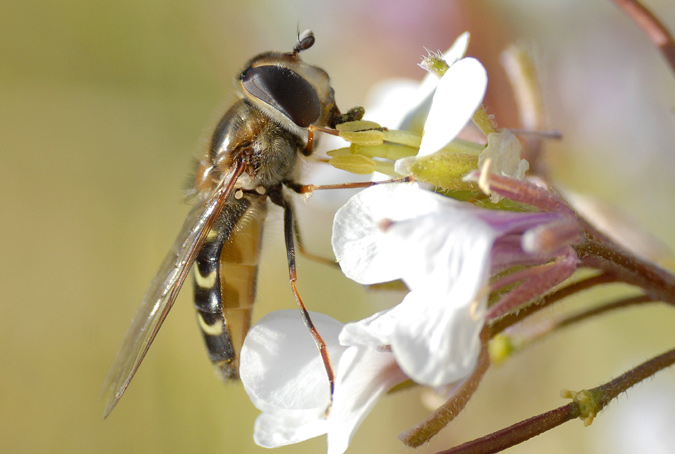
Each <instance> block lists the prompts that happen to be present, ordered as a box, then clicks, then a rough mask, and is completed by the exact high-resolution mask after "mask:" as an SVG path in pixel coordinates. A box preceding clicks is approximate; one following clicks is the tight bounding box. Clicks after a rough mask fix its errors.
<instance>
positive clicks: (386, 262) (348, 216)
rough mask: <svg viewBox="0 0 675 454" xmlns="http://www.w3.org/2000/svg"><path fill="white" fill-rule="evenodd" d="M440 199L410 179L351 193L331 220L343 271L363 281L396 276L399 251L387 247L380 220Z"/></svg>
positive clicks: (425, 208) (431, 207)
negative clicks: (402, 182) (351, 195)
mask: <svg viewBox="0 0 675 454" xmlns="http://www.w3.org/2000/svg"><path fill="white" fill-rule="evenodd" d="M439 198H440V199H439ZM442 199H443V197H442V196H438V195H433V194H432V193H430V192H429V191H425V190H423V189H420V188H419V186H418V185H416V184H414V183H413V184H401V183H399V184H383V185H377V186H373V187H370V188H367V189H364V190H363V191H361V192H359V193H358V194H356V195H355V196H353V197H352V198H351V199H349V200H348V201H347V203H346V204H345V205H344V206H343V207H342V208H340V209H339V210H338V211H337V213H336V214H335V219H334V221H333V235H332V240H331V243H332V245H333V252H334V253H335V257H336V258H337V260H338V262H339V263H340V267H341V268H342V271H343V273H344V274H345V275H346V276H347V277H349V278H350V279H353V280H354V281H356V282H358V283H360V284H366V285H367V284H375V283H380V282H389V281H393V280H396V279H399V278H400V277H401V272H400V262H401V260H400V251H399V250H397V248H396V247H395V246H394V247H391V244H390V243H389V240H388V239H387V238H386V236H385V235H384V234H383V233H384V232H383V229H382V222H383V221H387V222H388V221H400V220H404V219H410V218H414V217H416V216H419V215H421V214H424V213H430V212H433V211H435V210H437V209H438V206H439V203H440V201H441V200H442Z"/></svg>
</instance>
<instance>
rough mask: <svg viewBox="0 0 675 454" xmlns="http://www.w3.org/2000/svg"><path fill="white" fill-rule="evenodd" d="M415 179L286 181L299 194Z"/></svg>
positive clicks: (410, 177) (366, 186) (367, 186)
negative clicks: (325, 182)
mask: <svg viewBox="0 0 675 454" xmlns="http://www.w3.org/2000/svg"><path fill="white" fill-rule="evenodd" d="M411 181H414V179H413V177H412V176H407V177H401V178H392V179H389V180H382V181H360V182H354V183H338V184H321V185H316V184H299V183H296V182H293V181H289V182H284V184H285V185H286V186H288V187H289V188H290V189H292V190H293V191H295V192H297V193H298V194H311V193H312V192H314V191H316V190H319V189H358V188H369V187H371V186H375V185H378V184H387V183H409V182H411Z"/></svg>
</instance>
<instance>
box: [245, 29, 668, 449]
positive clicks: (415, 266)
mask: <svg viewBox="0 0 675 454" xmlns="http://www.w3.org/2000/svg"><path fill="white" fill-rule="evenodd" d="M467 45H468V34H464V35H462V36H461V37H460V38H459V39H458V41H457V42H456V43H455V45H453V47H452V48H451V49H450V50H449V51H448V52H447V53H446V54H444V55H443V56H440V55H432V56H430V58H429V59H427V60H426V61H425V63H424V64H423V67H425V68H426V69H428V70H429V71H430V73H431V74H430V75H429V76H428V77H427V79H425V81H423V83H422V84H421V85H420V87H419V88H418V89H417V90H416V101H415V102H408V103H407V104H408V106H407V107H408V109H407V110H406V111H405V112H403V113H399V114H397V115H395V117H396V118H398V120H392V121H396V122H398V124H399V127H400V128H402V130H400V131H385V133H383V132H382V131H381V130H380V129H378V128H373V127H372V124H368V128H365V129H366V130H364V131H363V132H364V133H365V134H368V136H367V137H368V145H367V146H366V145H364V144H365V143H366V142H365V141H364V140H363V139H362V137H361V138H359V137H360V136H359V134H360V133H361V132H362V131H359V128H363V123H359V125H358V126H355V127H354V128H352V129H351V130H350V129H348V128H349V125H347V127H346V129H344V131H347V132H345V134H344V137H345V138H349V139H350V140H353V144H352V146H351V147H350V149H349V150H346V151H343V152H342V153H339V154H336V156H337V155H339V156H341V157H343V158H344V157H350V156H351V155H353V154H359V153H362V152H364V150H365V152H366V154H368V156H369V157H368V159H370V157H372V156H375V157H377V158H378V159H380V158H383V157H386V159H390V160H392V161H394V163H393V165H392V166H391V168H392V169H393V172H394V173H393V175H404V176H407V177H408V179H412V180H416V181H418V182H413V183H409V182H408V183H401V182H398V183H390V184H375V185H373V186H371V187H369V188H367V189H365V190H363V191H361V192H360V193H358V194H356V195H355V196H354V197H352V198H351V199H350V200H349V201H348V202H347V203H346V204H345V205H344V206H343V207H342V208H340V209H339V210H338V212H337V213H336V215H335V219H334V223H333V236H332V246H333V251H334V253H335V257H336V258H337V261H338V262H339V265H340V268H341V269H342V271H343V273H344V274H345V275H346V276H347V277H348V278H350V279H352V280H354V281H356V282H358V283H360V284H363V285H374V284H380V283H387V282H392V281H400V282H402V283H403V284H404V285H405V287H406V288H407V290H408V292H407V293H406V294H405V295H404V296H403V297H402V300H401V301H400V303H399V304H397V305H396V306H394V307H392V308H389V309H386V310H384V311H381V312H378V313H375V314H373V315H371V316H370V317H367V318H365V319H363V320H358V321H353V322H350V323H346V324H343V323H341V322H338V321H336V320H334V319H332V318H331V317H329V316H327V315H324V314H319V313H311V318H312V320H313V323H314V325H315V326H316V328H317V330H318V331H319V332H320V333H321V336H322V338H323V340H324V341H325V344H326V348H327V350H328V356H329V357H330V361H331V363H332V367H333V370H334V371H335V380H334V391H333V393H332V394H331V387H330V386H329V381H328V380H327V379H326V369H325V364H324V363H323V362H322V360H321V358H320V356H319V353H318V352H317V350H316V348H315V346H314V343H313V342H312V340H311V338H310V336H309V335H308V334H307V332H306V331H305V330H304V328H303V322H302V318H301V316H300V314H299V313H297V311H279V312H275V313H272V314H269V315H267V316H266V317H264V318H263V319H261V320H260V322H259V323H258V324H257V325H256V326H254V327H253V328H252V329H251V331H250V333H249V334H248V336H247V338H246V341H245V343H244V346H243V349H242V353H241V369H240V376H241V379H242V382H243V384H244V387H245V389H246V391H247V393H248V394H249V396H250V397H251V400H252V401H253V403H254V404H255V405H256V407H258V408H259V409H260V410H261V411H262V414H261V415H260V416H259V418H258V420H257V422H256V426H255V436H254V437H255V441H256V443H258V444H259V445H261V446H264V447H277V446H282V445H287V444H292V443H297V442H300V441H303V440H307V439H309V438H313V437H316V436H319V435H322V434H327V442H328V453H329V454H341V453H343V452H345V451H346V449H347V447H348V445H349V442H350V440H351V438H352V436H353V434H354V432H355V431H356V429H357V428H358V426H359V424H360V423H361V422H362V421H363V419H364V418H365V417H366V416H367V414H368V413H369V412H370V410H371V409H372V408H373V407H374V406H375V404H376V402H377V400H378V399H379V398H381V397H382V396H383V395H384V394H385V393H387V392H388V391H389V390H391V389H392V388H393V387H395V386H397V385H399V384H401V383H403V382H411V383H414V384H417V385H421V386H428V387H432V388H435V389H445V390H448V389H454V390H457V389H458V386H457V385H458V384H461V383H462V382H464V381H465V380H467V379H468V378H469V377H471V376H472V374H474V373H475V371H476V369H477V364H478V362H479V357H481V352H483V351H486V348H487V342H488V340H489V339H494V338H495V337H496V336H497V334H500V333H503V332H504V330H505V329H506V328H509V327H513V326H514V325H516V324H517V323H518V322H521V321H522V320H524V319H525V318H527V317H528V316H529V315H530V314H531V313H533V312H535V311H536V310H537V306H536V305H533V304H532V303H533V302H535V301H536V302H538V303H539V307H544V306H546V305H547V304H552V303H553V302H555V301H557V300H559V299H561V298H562V297H564V296H565V295H568V294H572V293H574V292H575V291H581V290H583V289H585V288H588V287H590V286H591V285H595V284H599V283H607V282H613V281H621V282H628V283H630V284H633V285H636V286H638V287H640V288H641V289H642V290H643V291H644V292H645V294H646V295H648V296H649V299H650V300H655V299H661V300H664V301H671V302H672V301H673V300H675V296H674V295H673V292H674V290H673V289H674V288H675V287H673V286H672V285H671V284H673V283H675V279H674V278H673V277H672V276H671V275H669V274H668V273H666V272H664V271H662V270H661V271H659V270H658V269H657V268H655V267H654V266H653V265H651V264H650V263H648V262H646V261H641V260H640V259H638V258H636V257H634V256H632V255H630V254H629V253H627V252H625V251H623V250H622V249H621V248H619V247H618V246H616V245H615V244H614V243H612V242H611V241H610V240H608V239H607V238H606V237H605V236H604V235H603V234H601V233H599V232H598V231H597V230H596V229H595V228H593V227H592V226H591V225H590V224H588V223H587V222H586V221H584V220H583V219H581V218H580V217H579V216H578V215H577V213H576V211H575V210H574V209H572V208H571V206H570V205H569V204H568V203H567V202H566V201H565V200H564V199H562V198H561V197H560V196H559V195H558V193H557V192H556V191H554V190H553V189H552V188H551V187H550V186H549V185H548V184H546V183H545V182H544V181H543V180H542V179H537V178H528V177H526V172H527V171H528V168H529V164H528V162H527V161H525V160H524V159H522V158H521V144H520V142H519V140H518V139H517V138H516V137H515V135H514V134H513V133H511V132H510V131H508V130H498V129H497V128H496V126H495V125H494V124H493V123H492V121H491V120H489V117H488V116H487V115H486V114H485V112H484V110H483V109H482V107H480V106H481V102H482V99H483V96H484V94H485V90H486V85H487V75H486V72H485V69H484V68H483V66H482V65H481V64H480V62H478V60H476V59H473V58H463V57H464V53H465V51H466V48H467ZM439 77H440V78H439ZM429 101H430V104H429ZM420 115H421V116H423V117H424V118H425V119H426V121H425V123H424V127H423V131H422V132H420V131H419V128H417V129H416V127H415V123H416V122H418V121H419V118H420ZM472 120H473V123H474V124H475V125H476V126H477V127H478V128H479V129H480V130H481V131H482V132H483V133H484V135H485V139H486V143H484V144H480V143H471V142H466V141H462V140H460V139H457V138H456V136H457V135H458V134H459V133H460V131H462V129H463V128H464V127H465V126H466V125H467V124H468V123H470V122H471V121H472ZM373 131H374V132H375V133H377V134H379V135H377V137H376V140H372V138H373V137H374V135H373ZM359 141H361V142H359ZM387 141H390V142H391V143H389V144H385V142H387ZM355 144H356V145H355ZM369 147H370V148H369ZM410 149H414V151H415V152H416V155H415V156H412V155H411V153H410V152H409V150H410ZM378 153H380V154H378ZM382 153H386V156H385V155H384V154H382ZM350 159H351V158H350ZM341 162H347V160H344V159H343V160H342V161H341ZM357 162H362V161H356V160H350V161H349V166H352V167H350V168H353V167H354V166H357V167H358V165H360V164H355V163H357ZM373 162H374V161H373ZM448 163H450V164H448ZM448 166H451V167H453V168H452V170H449V171H445V170H443V169H446V168H448ZM346 167H347V166H346ZM346 167H345V168H346ZM377 169H379V168H378V167H377V166H375V165H371V166H370V170H368V171H373V170H377ZM438 169H441V171H440V176H439V173H438V172H439V171H438ZM360 173H363V172H360ZM419 182H422V183H427V184H426V185H425V184H421V183H419ZM433 187H435V188H437V190H439V189H440V190H442V192H443V194H440V193H437V192H434V190H433ZM466 194H469V196H468V197H467V196H466ZM448 195H450V196H453V195H454V196H457V198H460V199H463V200H464V201H458V200H455V199H454V198H452V197H448ZM460 195H462V196H463V197H459V196H460ZM504 200H505V201H504ZM505 202H507V203H505ZM580 267H587V268H591V269H594V270H597V271H599V272H600V273H599V274H598V275H596V276H594V277H592V278H591V279H589V280H588V281H586V285H580V284H579V283H576V284H575V283H573V284H568V286H567V287H565V288H562V289H561V285H563V284H564V283H565V282H566V280H567V279H568V278H570V277H571V276H572V275H573V274H574V273H575V271H576V270H577V269H578V268H580ZM645 276H646V277H645ZM582 284H583V282H582ZM575 285H576V286H577V287H575ZM582 318H583V317H582ZM551 326H552V325H551ZM551 329H553V328H551ZM486 339H487V340H486ZM581 394H583V393H581ZM581 394H579V395H581ZM571 395H572V394H571ZM573 395H575V396H576V395H578V394H573ZM584 395H585V394H584ZM464 397H470V396H464ZM603 405H604V404H603ZM600 408H602V405H600V404H599V406H598V408H593V409H592V411H591V413H592V414H595V413H594V412H596V411H597V410H599V409H600ZM532 424H535V423H532ZM439 430H440V428H439ZM432 435H433V434H432ZM432 435H429V436H432ZM427 439H428V438H427Z"/></svg>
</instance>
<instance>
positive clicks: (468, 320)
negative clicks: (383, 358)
mask: <svg viewBox="0 0 675 454" xmlns="http://www.w3.org/2000/svg"><path fill="white" fill-rule="evenodd" d="M455 303H458V301H456V300H455V299H453V298H452V295H447V296H446V297H444V295H438V294H436V293H431V292H424V291H415V292H410V293H409V294H408V295H407V296H406V297H405V299H404V300H403V302H401V304H399V305H398V306H397V307H396V308H395V309H394V310H395V311H396V312H397V316H398V318H399V323H398V324H397V325H396V329H395V330H394V333H393V336H392V342H391V349H392V352H393V353H394V356H396V360H397V361H398V364H399V365H400V366H401V369H403V371H404V372H405V373H406V374H407V375H408V376H410V377H411V378H412V379H413V380H414V381H415V382H417V383H420V384H423V385H428V386H441V385H447V384H449V383H453V382H456V381H457V380H461V379H463V378H465V377H466V376H468V375H469V374H470V373H471V372H472V371H473V369H474V368H475V366H476V361H477V360H478V355H479V353H480V339H479V334H480V331H481V329H482V328H483V325H484V321H485V310H486V305H487V294H486V295H485V296H483V297H477V299H475V300H472V301H464V302H462V304H455Z"/></svg>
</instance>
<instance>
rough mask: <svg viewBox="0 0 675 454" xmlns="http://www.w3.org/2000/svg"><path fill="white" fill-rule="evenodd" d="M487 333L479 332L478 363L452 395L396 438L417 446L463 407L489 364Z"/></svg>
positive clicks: (441, 427)
mask: <svg viewBox="0 0 675 454" xmlns="http://www.w3.org/2000/svg"><path fill="white" fill-rule="evenodd" d="M487 334H488V333H487V330H483V333H482V334H481V339H482V341H483V344H482V349H481V352H480V356H479V357H478V365H477V366H476V368H475V369H474V371H473V373H472V374H471V375H470V376H469V378H467V379H466V380H464V383H462V385H461V386H460V387H459V389H458V390H457V391H456V392H455V393H454V394H453V395H452V397H451V398H450V399H448V401H447V402H445V403H444V404H443V405H441V406H440V407H438V408H437V409H436V411H434V412H433V413H432V415H431V416H429V418H427V419H426V420H425V421H423V422H421V423H420V424H418V425H417V426H415V427H413V428H412V429H410V430H408V431H406V432H403V433H402V434H401V435H399V436H398V438H399V439H400V440H401V441H402V442H403V443H405V444H406V445H407V446H410V447H411V448H417V447H418V446H421V445H423V444H424V443H426V442H428V441H429V440H430V439H431V438H432V437H433V436H434V435H436V434H437V433H438V432H440V431H441V430H442V429H443V428H444V427H445V426H447V425H448V424H449V423H450V422H451V421H452V420H453V419H455V417H456V416H457V415H459V413H461V411H462V410H463V409H464V407H465V406H466V404H467V403H468V402H469V400H470V399H471V396H473V394H474V393H475V392H476V390H477V389H478V385H479V384H480V382H481V380H482V379H483V376H484V375H485V372H487V370H488V368H489V366H490V355H489V354H488V349H487V338H488V336H487Z"/></svg>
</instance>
